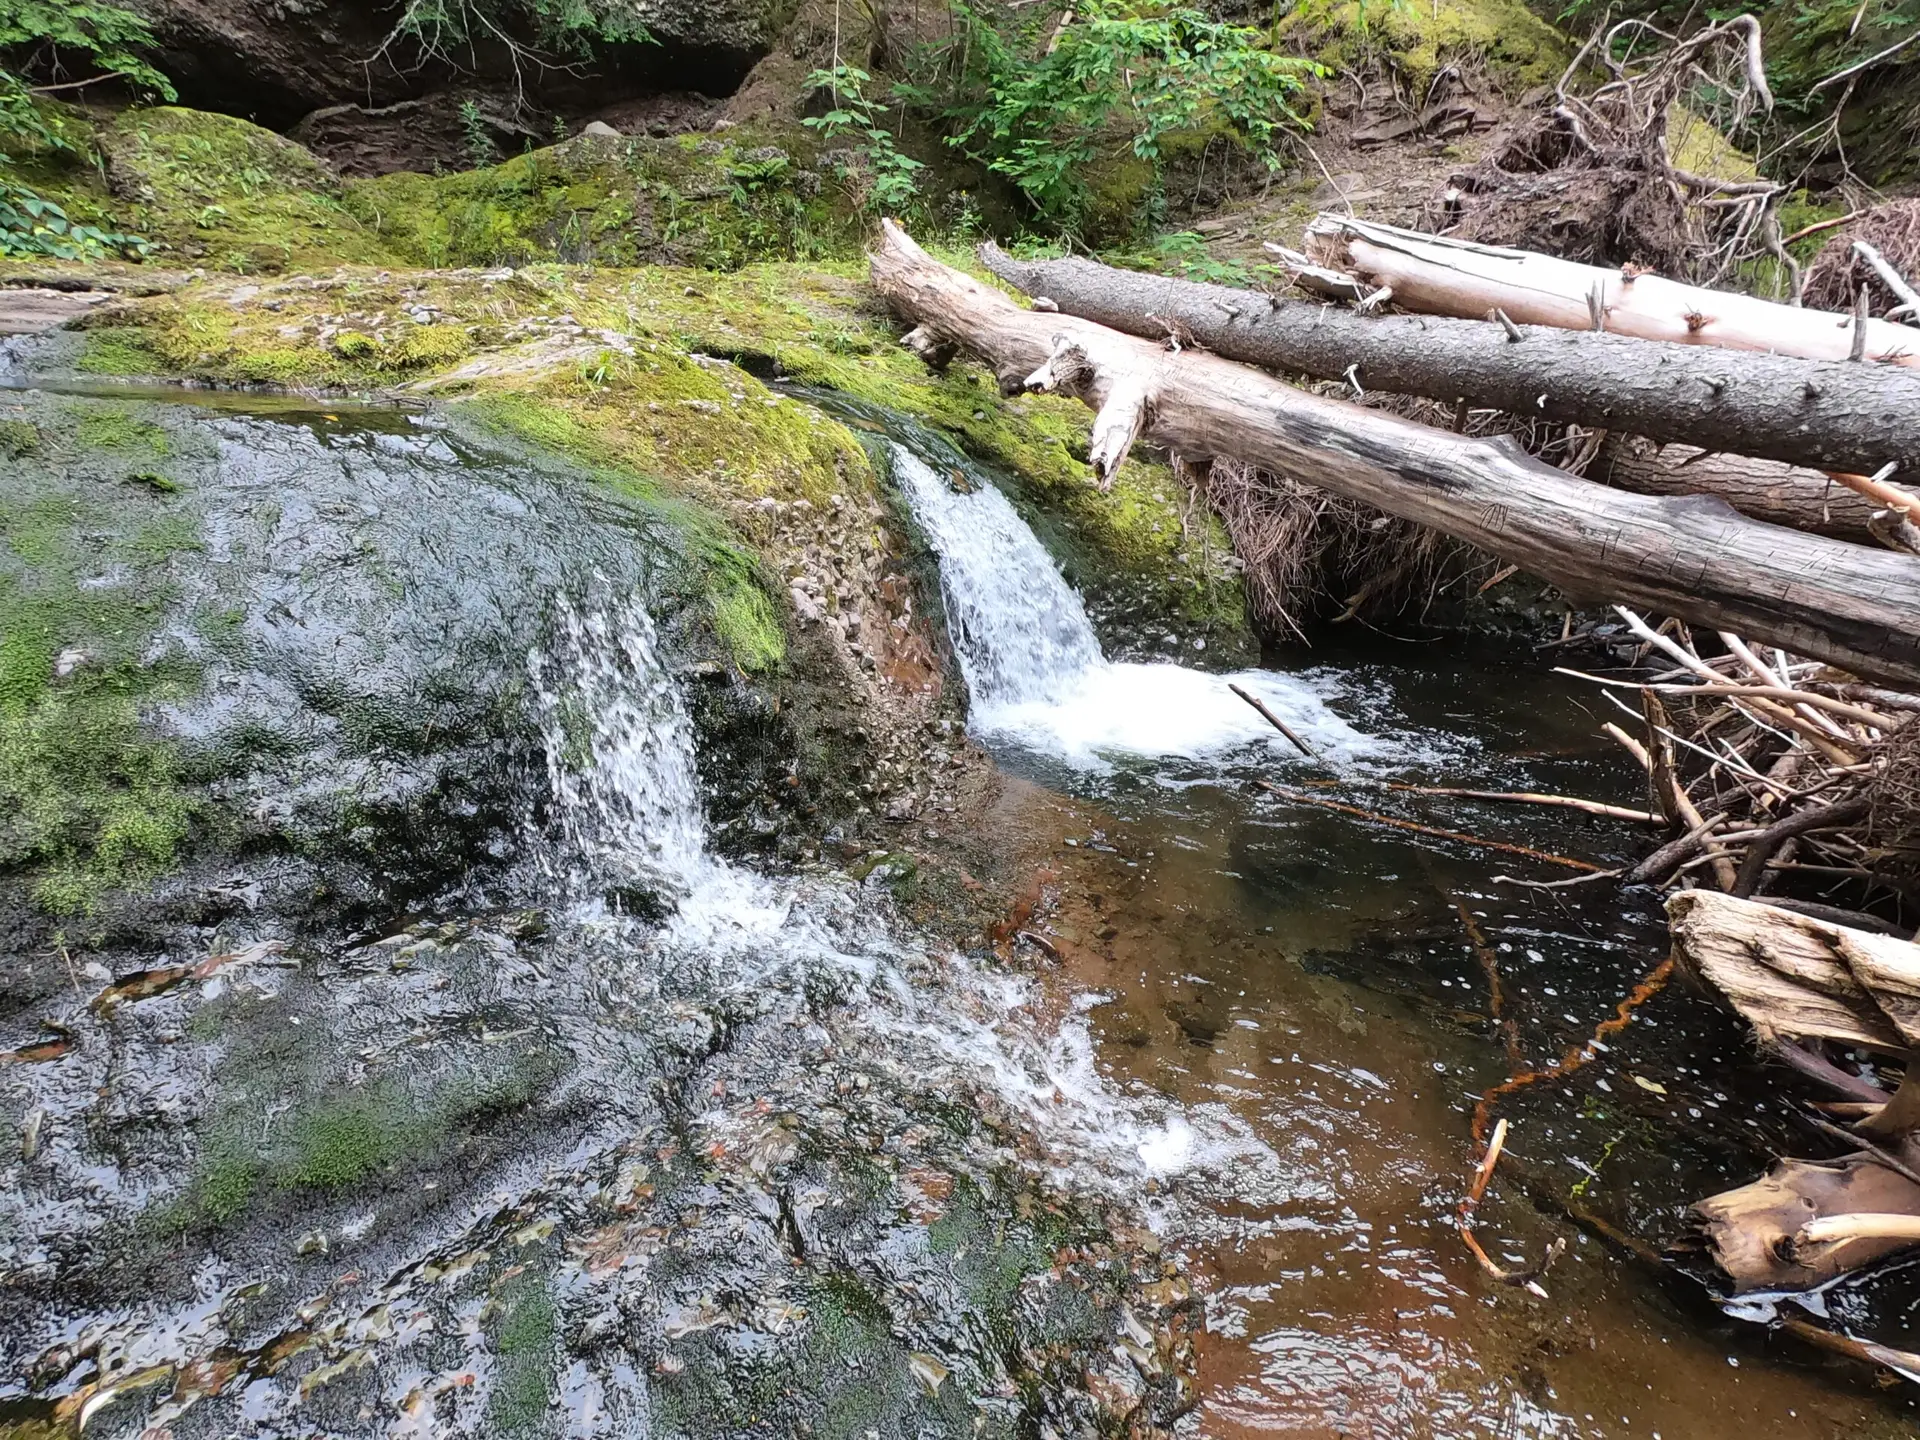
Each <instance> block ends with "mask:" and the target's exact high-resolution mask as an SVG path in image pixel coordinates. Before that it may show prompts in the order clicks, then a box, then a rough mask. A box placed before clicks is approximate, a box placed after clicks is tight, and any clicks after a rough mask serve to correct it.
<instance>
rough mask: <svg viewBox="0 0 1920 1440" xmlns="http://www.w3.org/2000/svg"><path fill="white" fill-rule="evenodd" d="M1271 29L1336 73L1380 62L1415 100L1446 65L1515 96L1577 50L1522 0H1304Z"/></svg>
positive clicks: (1544, 79) (1547, 79)
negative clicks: (1471, 71) (1482, 75)
mask: <svg viewBox="0 0 1920 1440" xmlns="http://www.w3.org/2000/svg"><path fill="white" fill-rule="evenodd" d="M1274 35H1275V39H1276V42H1277V43H1278V44H1281V45H1297V46H1299V47H1301V48H1302V49H1304V50H1306V51H1307V52H1308V53H1311V54H1312V55H1313V56H1314V57H1315V58H1316V59H1318V60H1319V61H1321V62H1322V63H1323V64H1325V65H1327V66H1329V67H1331V68H1332V69H1333V70H1335V71H1336V72H1338V71H1342V70H1350V69H1358V68H1361V67H1363V66H1365V65H1366V64H1368V63H1369V62H1385V63H1386V64H1387V65H1388V66H1389V67H1390V68H1391V69H1392V70H1393V71H1394V72H1395V73H1396V74H1397V75H1398V76H1399V77H1400V78H1401V79H1402V80H1403V81H1404V82H1405V85H1406V88H1407V91H1408V93H1410V94H1411V95H1412V96H1413V97H1414V98H1415V100H1416V101H1418V99H1419V97H1421V96H1423V95H1424V94H1425V93H1426V92H1427V89H1428V87H1429V86H1430V85H1431V84H1432V82H1433V79H1434V76H1435V75H1437V74H1438V73H1439V72H1440V70H1441V69H1442V68H1443V67H1444V66H1446V65H1450V64H1464V65H1471V66H1475V67H1477V68H1480V69H1482V70H1484V71H1486V72H1489V73H1490V74H1491V75H1492V76H1493V77H1494V78H1495V79H1496V80H1497V81H1498V82H1499V84H1500V86H1501V88H1502V89H1504V90H1505V91H1506V92H1507V93H1508V94H1510V95H1513V96H1518V95H1520V94H1522V93H1524V92H1525V91H1527V90H1530V89H1533V88H1534V87H1535V86H1539V85H1550V84H1552V83H1553V82H1554V81H1555V80H1557V79H1558V78H1559V77H1560V73H1561V72H1562V71H1563V70H1564V69H1565V68H1566V65H1567V62H1568V61H1569V60H1571V59H1572V58H1573V51H1574V47H1573V45H1572V43H1571V42H1570V41H1569V40H1568V39H1567V37H1566V36H1565V35H1564V34H1562V33H1561V32H1560V31H1558V30H1556V29H1554V28H1553V26H1551V25H1549V24H1548V23H1547V22H1546V21H1544V20H1542V19H1541V18H1540V17H1539V16H1538V15H1536V14H1534V13H1533V12H1532V11H1531V10H1529V9H1528V8H1527V7H1526V5H1525V4H1523V3H1522V0H1436V3H1433V4H1428V3H1426V0H1384V3H1379V0H1303V3H1301V4H1300V5H1298V6H1296V7H1294V8H1293V9H1292V10H1290V11H1289V12H1288V14H1287V15H1286V16H1285V17H1284V18H1283V19H1281V20H1280V21H1279V23H1278V24H1277V25H1276V26H1275V27H1274Z"/></svg>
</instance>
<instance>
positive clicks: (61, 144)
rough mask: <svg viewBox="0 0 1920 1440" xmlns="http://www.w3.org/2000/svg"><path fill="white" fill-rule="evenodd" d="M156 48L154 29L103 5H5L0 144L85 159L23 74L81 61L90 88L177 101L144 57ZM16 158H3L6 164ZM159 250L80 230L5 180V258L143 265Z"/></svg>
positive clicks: (1, 207)
mask: <svg viewBox="0 0 1920 1440" xmlns="http://www.w3.org/2000/svg"><path fill="white" fill-rule="evenodd" d="M153 43H154V38H153V31H152V29H151V28H150V27H149V26H148V24H147V22H146V21H145V20H144V19H142V18H141V17H140V16H138V15H136V14H134V13H133V11H131V10H123V9H121V8H120V7H119V6H117V5H105V4H99V3H96V0H0V54H4V55H6V56H8V57H9V59H8V63H6V64H0V136H5V137H8V140H9V148H12V146H13V145H16V144H24V145H25V146H26V147H27V148H28V149H29V150H32V151H38V152H43V153H51V154H61V155H67V156H78V155H79V151H80V147H79V146H77V145H76V144H75V143H74V142H73V140H72V138H71V137H70V136H69V135H68V134H67V129H66V125H65V123H64V121H63V120H62V119H61V118H60V116H59V115H58V113H57V112H56V111H52V110H49V109H47V108H45V107H43V106H41V105H40V104H39V103H38V101H37V100H36V99H35V97H34V93H33V88H32V86H31V85H29V84H28V82H27V80H26V78H25V77H24V76H23V75H22V74H21V73H20V72H21V70H22V69H25V68H27V67H34V66H37V67H40V68H41V69H42V70H44V71H52V72H54V73H63V71H64V67H65V66H67V65H69V64H71V63H72V62H74V61H76V60H77V61H80V62H82V63H84V65H85V66H86V68H87V69H89V70H91V71H94V72H95V73H94V74H92V75H88V76H85V77H83V81H91V80H96V79H100V80H104V79H113V78H117V79H120V80H123V81H124V82H126V84H127V85H128V86H130V87H132V88H133V89H135V90H138V91H143V92H146V93H149V94H154V95H158V96H160V97H161V98H162V99H166V100H172V99H174V98H176V97H175V94H174V89H173V86H172V85H171V84H169V83H168V81H167V77H166V76H165V75H162V74H161V73H160V72H159V71H158V70H156V69H155V68H154V67H153V66H152V65H151V64H149V63H148V62H147V61H146V60H144V59H142V58H141V56H140V53H139V52H140V51H141V50H142V49H144V48H145V47H147V46H150V45H152V44H153ZM6 163H9V157H8V156H7V155H4V154H0V164H6ZM152 248H153V247H152V246H151V245H150V244H149V243H148V242H147V241H145V240H143V239H141V238H140V237H138V236H135V235H123V234H120V233H118V232H117V231H110V230H103V229H101V228H99V227H98V226H94V225H84V224H80V223H78V222H76V221H75V220H74V219H73V218H72V217H71V216H69V215H68V214H67V212H66V210H65V209H64V208H63V207H62V206H60V205H59V204H57V203H56V202H54V201H52V200H49V199H47V198H45V197H44V196H42V195H41V194H40V193H39V192H38V191H36V190H34V189H32V188H31V187H29V186H26V185H23V184H20V183H19V182H18V181H15V180H4V179H0V254H5V255H45V256H50V257H52V258H54V259H59V260H84V259H91V258H94V257H97V256H100V255H107V254H118V255H124V256H127V257H129V258H134V259H138V258H140V257H143V256H145V255H146V254H147V253H148V252H149V251H150V250H151V249H152Z"/></svg>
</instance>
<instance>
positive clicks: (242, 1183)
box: [188, 1146, 261, 1225]
mask: <svg viewBox="0 0 1920 1440" xmlns="http://www.w3.org/2000/svg"><path fill="white" fill-rule="evenodd" d="M260 1172H261V1165H260V1161H259V1159H258V1157H256V1156H254V1155H251V1154H248V1153H246V1152H244V1151H242V1150H240V1149H238V1148H235V1147H231V1146H221V1147H219V1148H217V1149H216V1150H215V1151H214V1152H213V1153H212V1154H210V1155H208V1156H206V1157H204V1159H203V1160H202V1162H201V1168H200V1173H199V1174H198V1175H196V1176H195V1177H194V1182H193V1189H192V1191H191V1195H190V1199H189V1202H188V1203H189V1204H190V1206H191V1207H192V1210H193V1212H194V1213H195V1214H196V1215H198V1216H200V1217H202V1218H204V1219H205V1220H206V1221H207V1222H208V1223H209V1224H213V1225H224V1224H226V1223H227V1222H228V1221H229V1220H232V1219H234V1218H235V1217H236V1216H238V1215H240V1214H242V1213H243V1212H244V1211H245V1210H246V1208H247V1207H248V1206H249V1205H251V1204H252V1203H253V1197H254V1192H255V1191H256V1190H257V1189H258V1188H259V1185H260V1178H261V1175H260Z"/></svg>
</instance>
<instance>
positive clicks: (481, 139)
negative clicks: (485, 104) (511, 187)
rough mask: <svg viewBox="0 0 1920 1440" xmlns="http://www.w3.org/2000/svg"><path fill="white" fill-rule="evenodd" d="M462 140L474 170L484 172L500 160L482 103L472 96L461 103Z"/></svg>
mask: <svg viewBox="0 0 1920 1440" xmlns="http://www.w3.org/2000/svg"><path fill="white" fill-rule="evenodd" d="M460 138H461V143H462V144H464V145H465V146H466V147H467V160H468V162H469V163H470V164H472V166H473V168H474V169H476V170H484V169H486V167H487V166H489V165H491V164H492V163H493V162H494V161H495V160H496V159H498V158H499V157H498V156H497V155H495V153H494V149H493V131H492V128H491V127H490V126H489V125H488V124H487V117H486V116H485V115H482V114H481V113H480V102H479V101H477V100H475V99H473V98H472V97H471V96H469V97H468V98H466V99H465V100H462V101H461V102H460Z"/></svg>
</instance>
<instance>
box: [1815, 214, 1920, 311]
mask: <svg viewBox="0 0 1920 1440" xmlns="http://www.w3.org/2000/svg"><path fill="white" fill-rule="evenodd" d="M1856 240H1864V241H1866V242H1867V243H1868V244H1870V245H1871V246H1873V248H1874V249H1875V250H1877V251H1879V252H1880V255H1881V256H1882V257H1883V258H1884V259H1885V260H1886V262H1887V263H1888V264H1889V265H1891V266H1892V267H1893V268H1894V269H1895V270H1897V271H1899V272H1900V274H1901V275H1903V276H1905V277H1906V278H1907V279H1908V280H1909V281H1912V280H1915V279H1916V278H1920V200H1892V201H1889V202H1888V203H1887V204H1885V205H1876V206H1874V207H1873V208H1872V209H1871V210H1863V211H1861V212H1860V213H1858V214H1857V215H1855V216H1854V217H1853V218H1852V219H1851V220H1850V221H1849V222H1848V223H1847V224H1846V225H1844V226H1842V227H1839V228H1837V229H1835V230H1834V231H1833V232H1832V234H1831V238H1829V239H1828V241H1827V243H1826V244H1825V245H1823V246H1822V247H1821V248H1820V253H1819V254H1818V255H1816V256H1815V257H1814V259H1813V263H1812V264H1811V265H1809V266H1808V267H1807V289H1806V303H1807V304H1808V305H1810V306H1813V307H1815V308H1816V309H1821V310H1836V311H1844V310H1851V309H1853V306H1854V301H1855V300H1856V299H1857V298H1858V296H1859V295H1860V293H1861V291H1862V290H1864V291H1865V292H1866V294H1867V305H1868V313H1869V314H1873V315H1878V316H1882V317H1886V316H1888V315H1889V314H1890V313H1891V312H1892V311H1894V310H1895V309H1897V308H1898V307H1899V306H1900V304H1901V300H1900V297H1899V296H1898V295H1896V294H1895V293H1894V291H1893V290H1892V288H1891V287H1889V286H1888V285H1887V283H1886V282H1885V281H1884V280H1883V279H1881V278H1880V277H1879V276H1878V275H1876V274H1875V273H1874V270H1873V267H1872V266H1871V265H1869V264H1868V263H1867V262H1866V261H1865V260H1864V259H1862V258H1861V256H1860V255H1859V254H1858V253H1857V252H1856V251H1855V250H1854V248H1853V242H1854V241H1856ZM1908 318H1913V317H1908Z"/></svg>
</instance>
